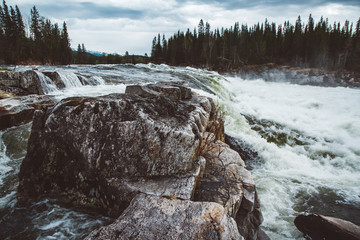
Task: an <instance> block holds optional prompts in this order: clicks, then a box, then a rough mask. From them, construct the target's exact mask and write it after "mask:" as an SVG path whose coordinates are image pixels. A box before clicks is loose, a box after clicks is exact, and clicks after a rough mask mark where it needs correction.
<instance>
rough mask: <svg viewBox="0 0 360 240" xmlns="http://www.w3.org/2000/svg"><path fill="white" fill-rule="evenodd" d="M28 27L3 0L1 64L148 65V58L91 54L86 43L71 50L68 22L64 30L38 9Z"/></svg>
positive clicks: (0, 24) (1, 13)
mask: <svg viewBox="0 0 360 240" xmlns="http://www.w3.org/2000/svg"><path fill="white" fill-rule="evenodd" d="M26 23H27V24H25V22H24V19H23V17H22V15H21V12H20V9H19V8H18V6H17V5H15V7H12V6H10V7H9V6H7V4H6V1H5V0H3V3H2V6H1V5H0V64H50V65H56V64H61V65H66V64H72V63H75V64H121V63H134V64H135V63H147V62H149V58H148V57H147V55H145V56H135V55H129V54H128V53H127V52H126V53H125V55H124V56H120V55H118V54H105V53H104V54H101V55H100V56H97V55H94V54H90V53H89V52H87V51H86V49H85V46H84V44H82V45H80V44H79V45H78V49H77V51H73V50H72V49H71V47H70V39H69V34H68V31H67V26H66V23H65V22H64V23H63V25H62V29H61V28H59V26H58V24H57V23H55V24H52V23H51V21H50V20H49V19H45V18H44V17H41V16H40V14H39V11H38V10H37V8H36V7H35V6H34V7H33V8H32V9H31V11H30V20H29V22H26Z"/></svg>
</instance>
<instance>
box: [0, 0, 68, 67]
mask: <svg viewBox="0 0 360 240" xmlns="http://www.w3.org/2000/svg"><path fill="white" fill-rule="evenodd" d="M71 61H72V50H71V48H70V41H69V35H68V32H67V26H66V23H65V22H64V23H63V26H62V29H60V28H59V26H58V24H56V23H55V24H52V23H51V21H50V20H49V19H45V18H44V17H41V16H40V15H39V12H38V10H37V9H36V7H35V6H34V7H33V8H32V9H31V12H30V23H29V26H25V24H24V21H23V17H22V15H21V12H20V9H19V8H18V6H15V7H12V6H10V7H8V6H7V4H6V2H5V0H4V1H3V4H2V6H0V62H3V63H5V64H22V63H25V64H28V63H41V64H69V63H71Z"/></svg>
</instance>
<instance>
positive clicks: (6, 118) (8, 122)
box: [0, 95, 55, 130]
mask: <svg viewBox="0 0 360 240" xmlns="http://www.w3.org/2000/svg"><path fill="white" fill-rule="evenodd" d="M54 104H55V102H54V100H53V98H52V97H51V96H39V95H28V96H22V97H13V98H6V99H2V100H0V130H3V129H6V128H9V127H12V126H18V125H21V124H24V123H27V122H30V121H32V119H33V114H34V111H35V110H37V109H41V108H42V107H45V106H52V105H54Z"/></svg>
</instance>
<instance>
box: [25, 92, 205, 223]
mask: <svg viewBox="0 0 360 240" xmlns="http://www.w3.org/2000/svg"><path fill="white" fill-rule="evenodd" d="M162 88H163V87H162V86H159V89H162ZM164 88H166V87H164ZM180 91H181V90H180ZM211 111H212V103H211V100H210V99H209V98H206V97H202V96H199V95H196V94H192V97H191V99H188V100H182V98H181V99H176V98H175V99H172V98H169V97H167V96H164V95H162V94H160V95H158V94H155V95H154V96H151V97H148V96H146V97H144V96H143V95H141V94H140V96H139V95H136V94H111V95H107V96H102V97H96V98H90V97H74V98H68V99H64V100H62V101H60V102H59V103H58V104H56V105H55V106H54V107H52V108H47V109H43V110H40V111H36V112H35V115H34V121H33V126H32V133H31V136H30V139H29V143H28V152H27V155H26V157H25V159H24V160H23V163H22V165H21V169H20V173H19V179H20V183H19V189H18V193H19V199H28V198H38V197H44V196H47V197H52V198H55V199H59V201H61V202H65V203H68V204H71V205H74V206H80V207H89V208H92V209H94V210H99V211H101V212H103V213H104V214H106V215H110V216H116V217H117V216H119V214H121V212H122V211H123V210H124V209H125V208H126V207H127V206H128V205H129V203H130V201H131V199H132V198H133V197H134V196H135V195H136V194H138V193H139V192H144V193H150V194H155V195H158V196H163V195H171V196H174V197H177V198H181V199H190V198H192V196H193V194H194V191H195V187H196V184H197V182H198V179H199V177H200V174H201V169H202V168H203V167H202V166H203V165H204V161H203V160H201V158H200V156H199V154H198V149H199V143H200V139H201V138H202V135H203V134H204V132H205V130H206V127H207V124H208V122H209V119H210V113H211Z"/></svg>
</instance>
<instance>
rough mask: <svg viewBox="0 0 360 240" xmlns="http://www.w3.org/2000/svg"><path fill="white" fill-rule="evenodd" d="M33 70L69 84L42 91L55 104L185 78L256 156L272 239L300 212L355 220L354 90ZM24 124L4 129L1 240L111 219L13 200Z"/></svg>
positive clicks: (166, 71)
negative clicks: (215, 106) (55, 75)
mask: <svg viewBox="0 0 360 240" xmlns="http://www.w3.org/2000/svg"><path fill="white" fill-rule="evenodd" d="M31 68H32V67H21V68H20V69H19V71H25V70H28V69H31ZM37 69H38V71H39V72H42V71H58V73H59V75H60V76H61V78H62V80H63V81H64V83H65V82H66V83H65V86H66V88H65V89H62V90H59V89H56V88H53V87H51V88H49V89H48V90H47V92H48V94H49V95H55V97H56V99H57V100H61V99H63V98H66V97H71V96H99V95H105V94H109V93H114V92H116V93H123V92H124V91H125V88H126V85H129V84H133V83H144V84H145V83H151V82H157V81H185V82H187V84H188V85H189V86H190V87H191V88H192V89H193V90H194V91H196V92H198V93H200V94H203V95H206V96H209V97H212V98H213V99H214V100H215V102H216V103H217V104H219V105H220V107H221V108H222V110H223V111H224V112H225V118H226V122H225V124H226V125H225V131H226V133H227V134H229V135H231V136H233V137H236V138H238V139H240V140H241V141H242V142H244V144H246V145H247V146H248V148H249V149H251V150H252V151H256V152H257V154H256V158H254V159H249V160H248V161H247V165H248V167H249V168H250V169H251V171H252V174H253V176H254V178H255V182H256V185H257V188H258V193H259V197H260V201H261V205H262V206H261V207H262V211H263V215H264V223H263V225H262V228H263V229H264V230H265V232H266V233H267V234H268V235H269V236H270V237H271V238H272V239H303V238H302V234H301V233H300V232H299V231H297V230H296V228H295V226H294V224H293V220H294V218H295V216H296V215H298V214H300V213H319V214H324V215H328V216H334V217H339V218H343V219H345V220H349V221H352V222H354V223H356V224H358V225H359V224H360V217H359V216H360V184H359V183H360V89H351V88H343V87H337V88H329V87H315V86H306V85H297V84H293V83H287V82H266V81H264V80H262V79H256V80H247V79H242V78H240V77H237V76H223V75H219V74H218V73H215V72H211V71H206V70H200V69H194V68H190V67H186V68H184V67H170V66H167V65H154V64H147V65H145V64H138V65H131V64H125V65H94V66H83V65H71V66H68V67H50V66H37ZM75 74H76V75H78V76H79V75H80V76H81V78H82V82H83V83H84V82H87V83H92V84H97V85H95V86H93V85H87V86H83V83H81V82H80V81H78V82H77V79H76V78H74V76H75ZM45 82H47V81H45ZM30 129H31V123H29V124H26V125H23V126H20V127H14V128H10V129H7V130H5V131H2V132H0V239H14V238H31V239H78V238H81V237H83V236H85V235H87V233H89V232H90V231H91V230H93V229H95V228H98V227H99V226H101V225H104V224H107V223H109V222H111V221H112V219H109V218H105V217H101V216H99V215H97V214H95V213H91V214H89V213H82V212H78V211H74V210H72V209H67V208H65V207H61V206H58V205H56V204H54V203H53V202H52V201H51V199H44V200H41V201H39V202H33V203H32V204H31V205H30V206H26V207H25V206H19V205H18V204H17V200H16V188H17V184H18V180H17V173H18V170H19V167H20V164H21V161H22V159H23V158H24V157H25V155H26V146H27V140H28V137H29V134H30Z"/></svg>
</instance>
